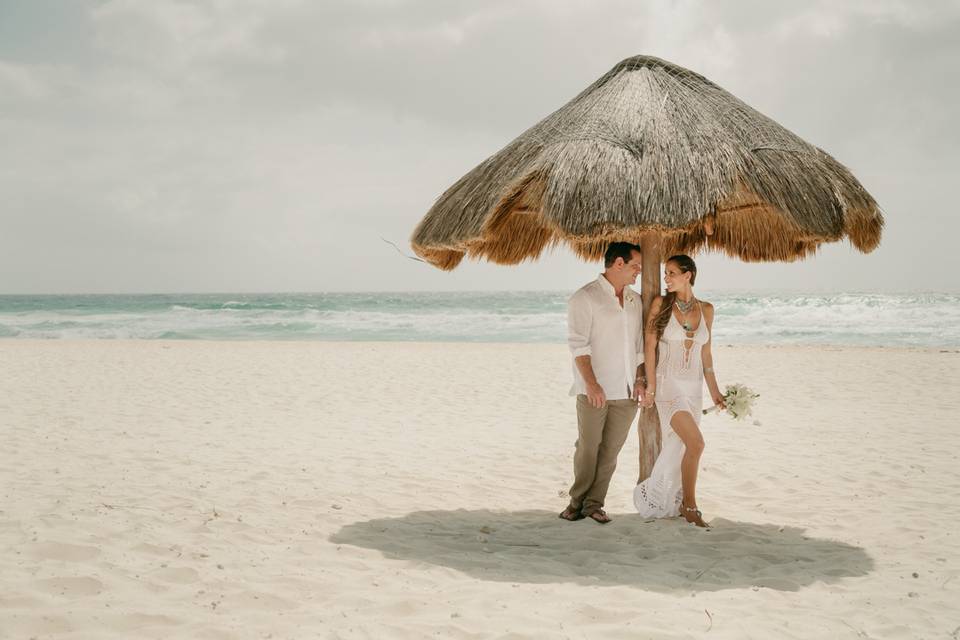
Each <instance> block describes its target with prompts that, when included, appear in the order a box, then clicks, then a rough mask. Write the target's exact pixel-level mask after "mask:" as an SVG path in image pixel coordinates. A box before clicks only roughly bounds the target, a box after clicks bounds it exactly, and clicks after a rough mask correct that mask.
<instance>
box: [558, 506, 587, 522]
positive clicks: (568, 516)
mask: <svg viewBox="0 0 960 640" xmlns="http://www.w3.org/2000/svg"><path fill="white" fill-rule="evenodd" d="M557 517H558V518H561V519H562V520H569V521H570V522H576V521H577V520H583V519H584V518H585V517H586V516H585V515H583V514H582V513H580V509H574V508H573V507H567V508H566V509H564V510H563V511H561V512H560V515H559V516H557Z"/></svg>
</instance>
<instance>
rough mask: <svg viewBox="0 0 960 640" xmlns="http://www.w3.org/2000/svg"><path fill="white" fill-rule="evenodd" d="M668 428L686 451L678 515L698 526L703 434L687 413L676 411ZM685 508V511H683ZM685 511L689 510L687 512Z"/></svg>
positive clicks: (682, 469) (700, 520)
mask: <svg viewBox="0 0 960 640" xmlns="http://www.w3.org/2000/svg"><path fill="white" fill-rule="evenodd" d="M670 426H671V427H673V430H674V431H675V432H676V434H677V435H678V436H680V439H681V440H683V444H684V447H686V450H685V451H684V452H683V460H681V462H680V480H681V482H682V483H683V504H682V505H681V509H680V515H682V516H683V517H684V518H686V519H687V521H688V522H697V521H699V522H697V524H700V523H701V522H703V521H702V519H701V518H700V517H699V516H698V515H697V512H696V508H697V471H698V469H699V468H700V456H701V455H703V447H704V442H703V434H701V433H700V427H698V426H697V423H696V422H694V420H693V416H692V415H690V413H689V412H688V411H678V412H676V413H675V414H673V417H672V418H670ZM684 507H686V509H684ZM687 509H690V510H689V511H688V510H687Z"/></svg>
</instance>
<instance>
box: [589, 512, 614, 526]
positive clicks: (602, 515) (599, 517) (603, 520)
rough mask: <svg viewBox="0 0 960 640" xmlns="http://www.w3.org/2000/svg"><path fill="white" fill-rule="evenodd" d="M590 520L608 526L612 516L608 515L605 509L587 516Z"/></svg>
mask: <svg viewBox="0 0 960 640" xmlns="http://www.w3.org/2000/svg"><path fill="white" fill-rule="evenodd" d="M587 517H588V518H593V519H594V520H595V521H596V522H599V523H600V524H607V523H608V522H610V516H608V515H607V512H606V511H604V510H603V509H597V510H596V511H594V512H593V513H591V514H590V515H588V516H587Z"/></svg>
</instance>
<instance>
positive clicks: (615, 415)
mask: <svg viewBox="0 0 960 640" xmlns="http://www.w3.org/2000/svg"><path fill="white" fill-rule="evenodd" d="M636 415H637V401H636V400H630V399H627V400H607V403H606V405H604V407H603V408H601V409H597V408H596V407H593V406H591V405H590V401H589V400H587V396H585V395H583V394H581V395H578V396H577V424H578V427H579V431H580V435H579V437H578V438H577V449H576V452H575V453H574V454H573V486H572V487H570V506H571V507H572V508H574V509H580V510H581V513H583V515H585V516H589V515H590V514H591V513H593V512H594V511H597V510H598V509H602V508H603V501H604V499H605V498H606V497H607V488H608V487H609V486H610V478H612V477H613V472H614V470H615V469H616V468H617V455H618V454H619V453H620V449H621V448H622V447H623V443H624V442H626V440H627V434H629V433H630V425H631V424H633V419H634V418H635V417H636Z"/></svg>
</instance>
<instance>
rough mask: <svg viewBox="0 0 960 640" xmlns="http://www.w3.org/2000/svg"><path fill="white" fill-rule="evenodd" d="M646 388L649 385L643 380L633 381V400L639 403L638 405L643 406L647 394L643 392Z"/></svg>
mask: <svg viewBox="0 0 960 640" xmlns="http://www.w3.org/2000/svg"><path fill="white" fill-rule="evenodd" d="M646 386H647V385H646V384H645V383H644V380H643V378H637V379H636V380H634V381H633V399H634V400H635V401H636V402H637V404H641V405H642V404H643V403H644V398H645V397H646V394H644V392H643V390H644V387H646Z"/></svg>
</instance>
